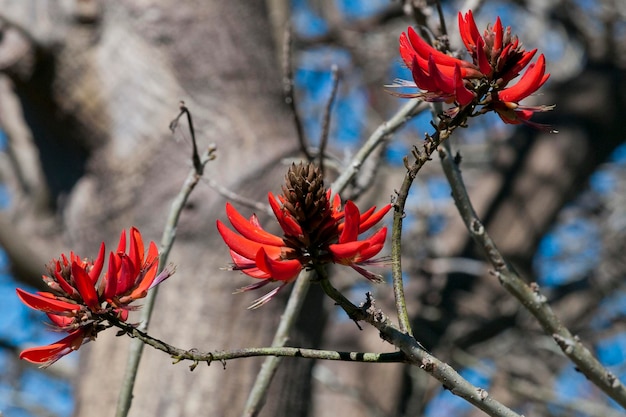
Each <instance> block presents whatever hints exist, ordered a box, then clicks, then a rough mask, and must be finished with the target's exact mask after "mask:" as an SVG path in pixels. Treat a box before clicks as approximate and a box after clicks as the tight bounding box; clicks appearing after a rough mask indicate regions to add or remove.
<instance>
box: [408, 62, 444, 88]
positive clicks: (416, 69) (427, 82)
mask: <svg viewBox="0 0 626 417" xmlns="http://www.w3.org/2000/svg"><path fill="white" fill-rule="evenodd" d="M426 68H428V66H426ZM411 74H412V75H413V81H415V85H417V86H418V87H419V88H420V89H421V90H425V91H437V90H438V88H437V84H436V83H435V81H434V80H433V79H432V78H431V77H430V75H429V73H428V72H427V71H426V70H425V69H424V68H422V66H421V65H420V62H419V60H418V58H417V56H414V57H413V66H412V67H411Z"/></svg>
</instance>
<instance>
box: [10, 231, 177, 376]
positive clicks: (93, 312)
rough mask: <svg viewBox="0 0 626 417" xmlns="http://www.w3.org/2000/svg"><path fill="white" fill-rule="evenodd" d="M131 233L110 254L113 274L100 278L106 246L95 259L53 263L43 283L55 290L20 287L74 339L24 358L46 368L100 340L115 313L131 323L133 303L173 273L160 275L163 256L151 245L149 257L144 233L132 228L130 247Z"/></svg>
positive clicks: (21, 294) (23, 295)
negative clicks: (109, 316)
mask: <svg viewBox="0 0 626 417" xmlns="http://www.w3.org/2000/svg"><path fill="white" fill-rule="evenodd" d="M126 240H127V239H126V231H125V230H124V231H122V234H121V236H120V241H119V245H118V247H117V251H116V252H111V254H110V255H109V263H108V270H107V272H106V273H105V274H104V276H103V277H102V278H101V279H100V274H101V272H102V269H103V267H104V258H105V246H104V243H102V244H101V245H100V251H99V253H98V257H97V258H96V260H95V261H91V260H86V259H83V260H81V259H80V257H79V256H78V255H76V254H75V253H73V252H70V256H69V258H68V257H66V256H65V255H63V254H62V255H61V258H60V259H55V260H53V261H52V262H51V263H50V264H49V265H48V273H49V275H47V276H46V275H44V276H43V280H44V281H45V282H46V284H47V285H48V287H49V288H50V292H37V293H35V294H31V293H29V292H26V291H24V290H22V289H21V288H17V289H16V291H17V295H18V297H19V298H20V299H21V300H22V302H23V303H24V304H26V305H27V306H29V307H30V308H33V309H35V310H40V311H43V312H44V313H46V314H47V315H48V317H49V318H50V321H52V324H53V326H54V327H55V328H56V329H57V330H59V331H64V332H67V333H69V335H68V336H67V337H65V338H63V339H61V340H59V341H58V342H55V343H53V344H51V345H47V346H39V347H34V348H30V349H26V350H24V351H23V352H22V353H21V354H20V358H21V359H25V360H27V361H29V362H33V363H38V364H41V365H42V366H43V367H47V366H49V365H51V364H53V363H54V362H56V361H57V360H59V359H60V358H61V357H63V356H65V355H67V354H68V353H70V352H71V351H73V350H78V348H79V347H80V346H81V345H82V344H83V342H84V341H89V340H93V339H95V337H96V335H97V333H98V332H100V331H102V330H104V329H105V328H106V327H108V326H106V325H105V324H103V322H105V321H106V317H107V315H111V314H113V315H114V316H115V317H117V318H118V319H119V320H121V321H126V320H127V319H128V312H129V310H132V309H133V308H134V307H133V306H130V304H131V303H132V302H133V301H135V300H137V299H140V298H143V297H145V296H146V294H147V292H148V290H149V289H150V288H152V287H154V286H156V285H158V284H159V283H161V282H162V281H164V280H165V279H166V278H168V277H169V276H170V275H171V274H172V272H171V271H168V270H163V272H161V273H160V274H158V275H157V268H158V260H159V254H158V249H157V247H156V244H155V243H154V242H150V245H149V248H148V252H147V253H146V254H144V244H143V239H142V238H141V233H139V230H137V229H136V228H134V227H132V228H131V229H130V245H129V246H130V247H129V248H128V250H127V249H126Z"/></svg>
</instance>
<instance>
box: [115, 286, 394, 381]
mask: <svg viewBox="0 0 626 417" xmlns="http://www.w3.org/2000/svg"><path fill="white" fill-rule="evenodd" d="M303 281H304V280H303ZM108 320H109V322H110V323H111V324H112V325H113V326H115V327H118V328H119V329H121V330H120V335H121V334H127V335H128V336H130V337H132V338H134V339H137V340H138V341H140V342H141V343H142V344H145V345H148V346H151V347H153V348H155V349H157V350H160V351H162V352H165V353H167V354H168V355H170V356H171V357H172V358H173V359H174V360H175V363H177V362H180V361H192V362H193V364H192V365H191V366H190V368H191V369H192V370H193V369H194V368H195V367H196V365H197V364H198V363H200V362H206V363H207V364H208V365H210V364H211V362H222V363H223V364H224V366H225V362H226V361H228V360H232V359H239V358H252V357H258V356H273V357H275V358H277V359H278V358H282V357H292V358H306V359H323V360H331V361H345V362H371V363H399V362H405V361H406V360H405V356H404V354H403V353H402V352H390V353H372V352H343V351H334V350H320V349H304V348H298V347H283V346H280V347H274V346H272V347H258V348H244V349H230V350H220V351H214V352H200V351H198V350H196V349H188V350H186V349H180V348H177V347H175V346H172V345H170V344H168V343H165V342H163V341H162V340H159V339H156V338H154V337H152V336H150V335H149V334H147V333H146V332H144V331H141V330H139V329H138V328H137V327H135V326H132V325H130V324H128V323H126V322H123V321H120V320H117V319H116V318H115V317H108Z"/></svg>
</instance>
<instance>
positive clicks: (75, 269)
mask: <svg viewBox="0 0 626 417" xmlns="http://www.w3.org/2000/svg"><path fill="white" fill-rule="evenodd" d="M72 277H73V278H74V282H75V283H76V289H77V290H78V293H79V294H80V296H81V297H82V299H83V301H84V302H85V304H86V305H87V307H89V308H90V309H91V310H92V311H96V310H99V309H100V302H99V301H98V294H97V293H96V288H95V287H94V284H93V282H91V278H89V275H88V274H87V272H86V271H85V269H84V268H83V267H82V266H80V265H79V264H77V263H76V262H72Z"/></svg>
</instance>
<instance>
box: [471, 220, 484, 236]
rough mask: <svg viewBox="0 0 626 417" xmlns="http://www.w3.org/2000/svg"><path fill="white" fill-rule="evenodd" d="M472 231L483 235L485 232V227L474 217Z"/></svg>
mask: <svg viewBox="0 0 626 417" xmlns="http://www.w3.org/2000/svg"><path fill="white" fill-rule="evenodd" d="M470 226H471V227H470V228H471V232H472V233H473V234H475V235H479V236H480V235H483V234H484V233H485V227H484V226H483V224H482V223H481V222H480V220H478V219H473V220H472V223H471V225H470Z"/></svg>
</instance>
